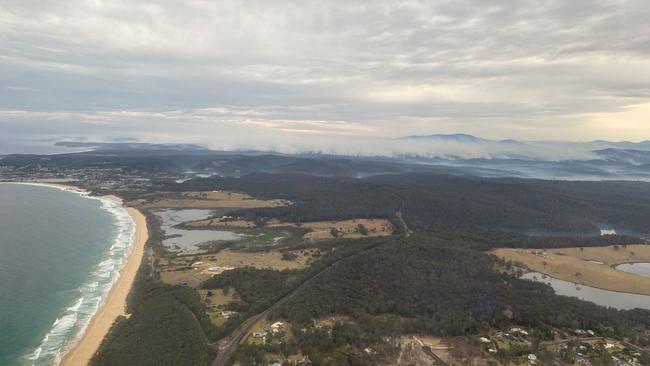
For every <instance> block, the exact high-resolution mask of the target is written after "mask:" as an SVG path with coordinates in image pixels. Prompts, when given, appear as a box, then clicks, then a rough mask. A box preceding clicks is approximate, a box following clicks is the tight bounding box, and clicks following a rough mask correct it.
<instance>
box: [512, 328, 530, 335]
mask: <svg viewBox="0 0 650 366" xmlns="http://www.w3.org/2000/svg"><path fill="white" fill-rule="evenodd" d="M510 331H511V332H512V333H519V334H521V335H525V336H527V335H528V332H527V331H526V330H524V329H521V328H512V329H510Z"/></svg>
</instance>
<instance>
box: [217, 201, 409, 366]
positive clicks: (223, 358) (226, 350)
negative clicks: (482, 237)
mask: <svg viewBox="0 0 650 366" xmlns="http://www.w3.org/2000/svg"><path fill="white" fill-rule="evenodd" d="M397 217H398V218H399V220H400V221H401V222H402V224H403V229H404V236H406V237H408V236H410V235H411V233H412V231H411V230H410V229H409V227H408V226H406V222H404V219H403V218H402V211H401V210H399V211H398V212H397ZM379 245H381V244H379ZM379 245H374V246H371V247H368V248H366V249H363V250H361V251H359V252H356V253H353V254H351V255H349V256H347V257H343V258H340V259H338V260H336V261H335V262H333V263H332V264H330V265H329V266H327V267H325V268H324V269H323V270H322V271H320V272H318V273H316V274H315V275H313V276H312V277H310V278H308V279H306V280H305V281H304V282H303V283H301V284H300V285H299V286H298V287H296V288H294V289H293V290H291V292H289V293H288V294H286V295H284V296H283V297H282V298H280V299H279V300H278V301H276V302H275V303H274V304H273V305H271V306H270V307H269V308H268V309H266V310H264V311H263V312H262V313H259V314H257V315H255V316H253V317H251V318H249V319H248V320H246V321H245V322H244V323H243V324H242V325H241V326H240V327H239V328H237V330H236V331H234V332H233V333H232V334H231V338H230V340H229V341H228V343H226V345H225V346H223V347H221V348H220V349H219V353H218V354H217V358H215V359H214V361H212V366H225V364H226V362H227V361H228V359H229V358H230V356H232V354H233V353H234V352H235V350H237V347H238V346H239V344H240V343H241V342H242V341H243V340H244V338H246V335H247V334H248V333H249V332H250V331H251V330H252V329H253V327H254V326H255V324H256V323H257V322H258V321H260V320H262V319H264V318H266V316H267V315H269V314H270V313H271V312H272V311H273V310H275V309H277V308H278V307H280V306H281V305H282V304H284V303H285V302H286V301H287V300H288V299H289V298H291V296H293V295H294V294H295V293H296V292H297V291H298V290H300V289H301V288H303V287H305V286H307V285H308V284H309V283H310V282H311V281H313V280H314V279H315V278H317V277H319V276H321V275H322V274H323V273H325V272H327V271H328V270H329V269H330V268H333V267H335V266H336V265H337V264H338V263H340V262H341V261H343V260H346V259H349V258H353V257H356V256H358V255H360V254H361V253H364V252H367V251H368V250H371V249H374V248H376V247H378V246H379Z"/></svg>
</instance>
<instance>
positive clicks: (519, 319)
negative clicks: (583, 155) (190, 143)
mask: <svg viewBox="0 0 650 366" xmlns="http://www.w3.org/2000/svg"><path fill="white" fill-rule="evenodd" d="M564 183H566V184H559V183H556V182H546V181H532V180H517V179H479V178H468V177H465V178H460V177H452V176H439V175H428V174H424V175H420V174H413V175H400V176H376V177H371V178H364V179H355V178H342V177H334V178H326V177H315V176H304V175H289V174H286V175H276V174H254V175H248V176H243V177H240V178H228V177H211V178H205V179H193V180H190V181H186V182H184V183H180V184H175V183H168V184H166V185H165V187H164V191H165V192H170V191H172V192H174V191H206V190H216V189H224V190H232V191H241V192H245V193H248V194H250V195H252V196H254V197H258V198H276V199H277V198H282V199H288V200H291V201H292V202H293V203H294V204H293V205H291V206H287V207H280V208H265V209H249V210H236V211H234V212H235V213H236V214H238V215H242V216H246V217H248V218H251V219H255V220H256V221H257V222H262V223H263V222H264V221H265V220H266V219H269V218H280V219H283V220H290V221H296V222H305V221H311V220H328V219H343V218H357V217H387V218H389V219H391V220H393V221H395V220H397V216H396V214H397V213H398V212H401V214H402V215H403V217H404V219H405V221H406V223H407V224H408V226H409V227H410V228H411V229H413V231H414V233H413V234H412V235H411V236H406V235H403V234H405V233H403V232H398V233H397V234H396V235H394V236H391V237H384V238H365V239H356V240H353V239H334V240H330V241H326V242H319V243H308V242H305V243H299V244H297V245H296V248H298V247H299V248H304V247H317V248H318V250H319V253H320V256H319V257H318V258H317V260H315V261H314V262H312V263H311V265H310V266H309V267H307V268H305V269H302V270H291V271H289V270H287V271H273V270H267V269H255V268H251V267H242V268H237V269H235V270H232V271H228V272H225V273H224V274H222V275H219V276H215V277H213V278H211V279H209V280H207V281H206V282H204V283H203V284H202V285H201V287H202V288H203V289H210V290H215V291H218V290H223V289H226V288H233V289H235V290H236V291H237V293H238V295H239V297H240V301H238V302H235V303H231V304H230V305H229V306H228V309H229V310H233V311H236V312H238V315H236V316H233V317H231V318H230V319H229V320H228V321H227V322H226V323H225V324H223V325H221V326H214V325H213V324H212V323H211V322H210V320H209V319H208V317H207V315H206V313H205V309H204V306H203V304H202V302H201V301H200V298H199V296H198V294H197V292H196V291H195V290H194V289H191V288H187V287H182V286H170V285H165V284H163V283H161V282H160V281H158V280H157V278H156V276H155V273H154V275H153V276H151V273H150V268H149V267H148V266H144V265H143V267H142V268H141V273H140V275H139V276H138V282H137V284H136V286H135V287H134V290H133V291H132V293H131V296H130V302H129V308H130V312H131V313H132V315H131V317H130V318H128V319H126V318H123V319H120V321H119V322H117V323H116V325H115V326H114V328H113V329H112V331H111V333H110V335H109V337H107V338H106V339H105V342H104V343H103V345H102V347H101V349H100V351H99V352H98V353H97V355H96V356H95V358H94V360H93V365H122V364H142V365H154V364H155V365H166V364H192V365H194V364H196V365H207V364H209V362H210V360H211V359H212V358H213V356H214V354H215V347H214V346H213V344H214V343H213V342H215V341H217V340H219V339H221V338H223V337H225V336H227V335H228V334H230V333H231V332H232V331H233V330H235V329H236V328H237V326H238V325H239V324H241V323H242V322H243V321H245V320H246V319H247V318H248V317H250V316H253V315H255V314H259V313H261V312H263V311H264V310H266V309H267V308H268V307H269V306H271V305H272V304H274V303H276V302H277V301H278V300H279V299H283V301H284V302H283V303H282V304H281V306H279V307H278V308H277V309H276V310H275V311H274V312H272V313H271V317H272V318H274V319H284V320H287V321H289V322H290V323H291V324H293V326H295V327H298V328H297V329H296V332H294V333H295V334H297V336H296V337H295V339H294V340H292V341H291V342H288V343H286V344H284V345H283V346H282V347H285V349H284V350H281V351H283V352H290V351H295V350H297V349H300V350H302V351H304V352H306V353H307V354H309V357H310V359H311V360H312V361H314V362H315V364H318V362H319V361H318V360H325V359H328V360H331V359H332V357H334V358H336V359H339V358H340V361H341V363H340V364H342V365H344V364H349V365H352V364H373V362H374V361H372V360H369V359H367V356H364V355H363V354H358V353H354V352H352V353H350V352H341V349H342V347H343V348H346V347H349V346H350V345H353V346H354V347H357V348H358V347H365V346H368V345H371V344H372V345H373V347H375V348H377V347H379V348H377V349H378V352H380V351H381V352H385V353H386V354H390V352H391V348H390V347H388V346H387V347H386V348H381V347H380V346H381V344H382V342H381V339H382V337H385V336H386V335H398V334H404V333H423V334H430V335H436V336H454V335H460V336H462V335H471V334H477V333H478V332H481V331H484V330H485V329H489V328H492V327H494V328H499V327H507V326H510V325H514V324H517V325H523V326H530V327H533V328H535V329H547V328H548V327H555V328H560V329H576V328H588V329H594V330H596V331H597V332H598V333H599V334H602V335H611V336H615V337H624V336H625V337H629V339H631V340H633V341H635V340H637V341H639V342H640V341H641V337H643V332H645V331H647V330H648V329H650V312H649V311H643V310H633V311H618V310H614V309H606V308H603V307H600V306H596V305H594V304H592V303H588V302H584V301H579V300H577V299H573V298H567V297H560V296H555V295H554V294H553V291H552V289H550V288H549V287H547V286H545V285H541V284H538V283H533V282H529V281H524V280H520V279H518V278H516V277H514V276H512V275H510V274H507V273H501V272H499V271H498V270H496V268H499V267H498V266H497V264H500V263H498V259H497V258H495V257H493V256H491V255H489V254H487V251H488V250H490V249H492V248H495V247H533V248H556V247H567V246H599V245H612V244H630V243H638V242H641V241H642V239H639V238H637V237H635V236H626V235H620V236H616V235H612V236H598V235H597V234H599V230H598V224H600V223H607V224H610V225H615V227H617V228H618V227H619V226H620V227H625V228H628V229H629V230H630V232H644V230H645V228H646V227H645V225H646V224H645V223H644V220H643V217H644V215H646V217H647V215H648V214H649V213H650V208H649V207H650V196H649V195H648V193H647V192H646V191H650V190H647V186H646V185H645V184H637V183H619V182H613V183H578V182H576V183H569V182H564ZM157 189H158V188H156V190H157ZM145 214H146V216H147V218H148V220H149V221H150V227H152V231H151V233H150V240H149V243H148V245H149V247H151V248H152V249H153V250H154V252H155V253H156V256H157V257H161V256H165V255H169V254H167V253H165V252H164V251H163V250H162V248H161V246H160V240H161V239H162V237H161V233H160V232H159V231H158V230H156V228H157V225H156V223H155V221H154V220H155V218H154V216H153V215H150V214H148V213H146V212H145ZM464 218H465V219H464ZM532 228H534V229H539V231H540V232H544V233H547V235H544V236H534V235H531V234H530V232H529V231H530V229H532ZM646 232H647V231H646ZM551 234H553V235H551ZM294 249H295V248H294ZM501 264H502V263H501ZM154 267H155V263H154ZM287 294H291V296H289V297H287V296H286V295H287ZM285 300H286V301H285ZM333 314H339V315H340V314H344V315H347V316H349V317H350V318H351V319H353V322H352V323H342V324H335V325H334V327H335V328H336V330H334V329H332V330H331V332H328V333H327V334H328V336H327V337H324V336H323V334H321V333H319V332H320V331H318V330H314V329H312V327H310V326H309V324H311V323H312V322H313V319H315V318H319V317H322V316H328V315H333ZM305 327H306V328H305ZM301 329H308V330H307V331H305V332H302V331H301ZM299 330H300V332H298V331H299ZM643 339H645V338H643ZM643 341H644V342H645V341H646V340H643ZM265 347H266V346H265ZM269 347H270V346H269ZM273 347H275V346H273ZM346 349H347V348H346ZM265 351H277V350H275V349H266V350H265V348H264V347H247V346H244V347H242V348H241V349H239V351H238V353H237V354H236V356H235V358H236V359H239V360H250V361H251V362H252V364H254V363H255V362H256V361H255V360H259V359H260V357H264V355H263V354H264V352H265ZM243 364H247V363H243Z"/></svg>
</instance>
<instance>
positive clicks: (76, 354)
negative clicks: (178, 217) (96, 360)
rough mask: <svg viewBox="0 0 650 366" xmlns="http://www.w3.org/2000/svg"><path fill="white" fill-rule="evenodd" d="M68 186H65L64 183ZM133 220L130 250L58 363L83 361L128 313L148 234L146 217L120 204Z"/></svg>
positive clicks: (64, 365) (72, 364) (76, 365)
mask: <svg viewBox="0 0 650 366" xmlns="http://www.w3.org/2000/svg"><path fill="white" fill-rule="evenodd" d="M66 188H68V187H66ZM102 198H104V199H109V200H111V201H113V202H115V203H117V204H119V205H120V206H122V200H121V199H119V198H118V197H116V196H103V197H102ZM122 207H123V208H124V209H125V210H126V211H127V213H128V214H129V216H131V218H132V219H133V221H134V222H135V235H134V240H133V246H132V250H131V253H130V254H129V256H128V257H127V262H126V264H125V265H124V267H123V268H122V269H121V270H120V272H119V277H118V279H117V281H116V282H115V283H114V284H113V286H112V287H111V289H110V290H109V292H108V294H107V295H106V298H105V299H104V303H103V304H102V305H101V306H100V307H99V309H97V312H96V313H95V314H94V315H93V316H92V318H91V320H90V322H89V323H88V326H87V327H86V329H85V330H84V332H83V334H82V335H81V338H80V339H79V340H78V341H77V342H76V344H74V345H73V346H72V348H70V349H69V350H68V352H66V354H65V355H64V356H63V359H62V360H61V362H60V364H59V365H61V366H79V365H87V364H88V363H89V362H90V360H91V359H92V357H93V356H94V355H95V353H96V352H97V350H98V349H99V346H100V345H101V343H102V342H103V340H104V338H105V337H106V335H107V334H108V332H109V331H110V329H111V327H112V326H113V324H114V322H115V320H116V319H117V318H118V317H119V316H128V315H129V314H127V313H126V301H127V297H128V295H129V293H130V292H131V287H132V286H133V282H134V281H135V277H136V275H137V273H138V269H139V268H140V264H141V263H142V258H143V257H144V246H145V243H146V242H147V239H148V238H149V233H148V229H147V221H146V219H145V217H144V215H143V214H142V213H141V212H140V211H138V210H137V209H135V208H132V207H124V206H122Z"/></svg>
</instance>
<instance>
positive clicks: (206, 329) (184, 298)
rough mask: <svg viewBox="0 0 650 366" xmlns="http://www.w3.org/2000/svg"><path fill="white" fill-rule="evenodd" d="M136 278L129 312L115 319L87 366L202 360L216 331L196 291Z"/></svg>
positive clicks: (210, 352)
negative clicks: (127, 315) (137, 284)
mask: <svg viewBox="0 0 650 366" xmlns="http://www.w3.org/2000/svg"><path fill="white" fill-rule="evenodd" d="M141 277H143V278H141V279H140V281H141V283H140V284H139V286H138V287H137V291H138V292H140V293H139V294H137V298H138V299H137V300H135V303H136V304H135V305H134V306H133V308H132V314H131V316H130V317H129V318H128V319H126V318H121V319H119V321H118V322H116V324H115V325H114V326H113V328H112V329H111V332H110V334H109V335H108V336H107V338H106V339H105V340H104V342H103V343H102V345H101V347H100V349H99V351H98V353H97V354H96V355H95V357H94V358H93V360H92V362H91V363H92V365H94V366H109V365H115V366H122V365H152V366H153V365H207V364H208V363H209V362H210V360H211V359H212V358H213V356H214V351H213V350H212V349H211V348H210V347H209V345H208V343H209V342H210V341H214V340H216V336H217V335H218V334H217V332H216V330H215V329H214V328H213V326H212V324H211V322H210V320H209V318H208V317H207V315H206V314H205V311H204V309H203V305H202V304H201V302H200V299H199V296H198V294H197V293H196V291H194V290H193V289H190V288H187V287H178V286H169V285H164V284H162V283H160V282H157V281H155V280H149V279H147V277H146V276H141ZM206 335H207V337H206Z"/></svg>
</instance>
